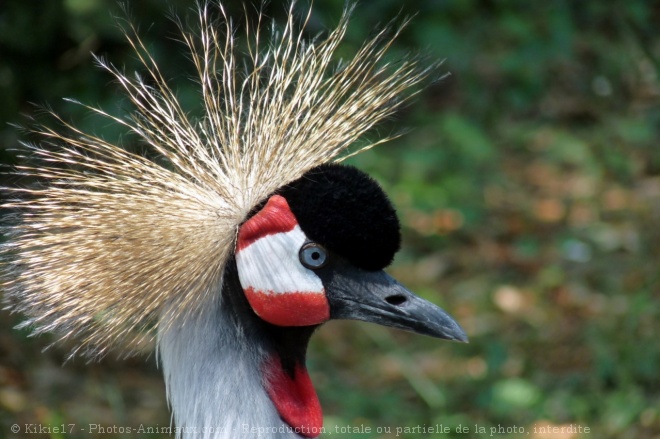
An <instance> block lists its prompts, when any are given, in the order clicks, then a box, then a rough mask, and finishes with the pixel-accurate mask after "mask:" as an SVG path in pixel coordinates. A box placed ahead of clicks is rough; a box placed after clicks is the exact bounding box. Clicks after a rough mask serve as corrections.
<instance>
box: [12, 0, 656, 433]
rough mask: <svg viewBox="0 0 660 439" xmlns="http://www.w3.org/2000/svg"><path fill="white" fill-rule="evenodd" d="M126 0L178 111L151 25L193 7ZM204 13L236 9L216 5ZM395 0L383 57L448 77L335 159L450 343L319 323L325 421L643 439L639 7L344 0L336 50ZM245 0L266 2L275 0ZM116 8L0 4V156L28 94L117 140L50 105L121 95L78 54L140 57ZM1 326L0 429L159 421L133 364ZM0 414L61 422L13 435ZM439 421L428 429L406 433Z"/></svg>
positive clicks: (652, 371)
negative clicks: (443, 322)
mask: <svg viewBox="0 0 660 439" xmlns="http://www.w3.org/2000/svg"><path fill="white" fill-rule="evenodd" d="M128 4H129V9H130V11H131V15H132V18H133V21H134V22H135V23H137V24H139V26H140V29H141V33H142V35H143V36H144V38H145V40H146V41H147V44H148V46H149V48H150V50H151V51H152V53H153V55H154V57H155V58H156V59H157V60H158V63H159V64H160V66H161V69H162V71H163V72H164V73H165V76H166V77H168V78H171V80H172V82H173V83H174V84H176V86H175V87H174V88H176V89H177V90H178V93H179V96H180V97H181V99H182V100H184V101H185V102H186V105H188V106H189V107H190V108H194V107H195V105H196V103H197V102H198V101H199V96H198V92H197V89H196V86H195V84H194V82H193V81H191V80H190V76H191V75H192V68H191V67H192V66H191V65H189V63H187V61H186V56H185V52H184V51H183V46H182V45H181V44H180V43H178V42H177V41H176V40H177V35H178V32H177V28H176V26H175V25H174V24H173V23H172V21H171V20H169V19H168V18H167V17H168V16H169V15H170V14H171V12H172V8H173V9H174V10H176V11H178V13H180V14H182V15H185V14H186V13H188V12H190V9H191V8H192V7H193V2H192V1H184V0H176V1H168V2H164V1H156V0H150V1H146V0H145V1H136V0H133V1H129V2H128ZM343 4H344V3H343V0H336V1H331V0H316V1H315V5H314V13H313V15H312V18H311V22H310V24H309V28H308V30H309V34H310V36H312V35H314V34H316V33H318V32H321V31H323V30H324V29H327V28H331V27H333V26H334V25H335V24H336V22H337V20H338V18H339V16H340V13H341V9H342V7H343ZM168 5H169V6H168ZM226 5H227V6H228V9H229V10H230V11H231V14H232V15H233V16H234V17H236V21H237V22H241V21H242V20H243V19H242V15H243V13H244V12H243V8H242V6H240V4H239V2H237V1H232V2H226ZM401 8H403V11H404V13H414V12H417V13H418V15H417V16H416V17H415V19H414V21H413V22H412V24H411V25H410V26H409V27H408V28H407V29H406V31H405V32H404V33H403V35H402V36H401V38H400V39H399V40H398V41H397V43H396V45H395V47H394V48H393V54H394V55H396V54H397V53H406V52H410V51H419V50H422V51H425V52H426V53H427V54H428V55H429V57H430V58H431V59H445V60H446V61H445V63H444V64H443V67H442V69H441V70H442V71H441V72H440V73H442V72H450V73H451V75H450V76H449V77H447V78H445V79H443V80H442V81H439V82H437V83H434V84H433V85H431V86H430V87H428V88H427V89H426V90H425V91H424V92H423V93H422V94H421V95H419V97H418V98H417V99H416V100H415V101H414V102H413V103H412V104H411V105H409V106H407V107H406V108H405V109H404V110H403V111H401V112H400V114H398V115H397V117H396V118H393V119H392V120H389V121H387V122H386V123H385V124H383V125H381V127H380V128H379V130H378V131H377V132H373V133H371V135H370V136H369V137H370V138H372V139H373V138H376V137H377V136H378V135H379V134H384V135H386V134H389V133H392V132H396V131H398V130H399V129H401V128H405V129H407V130H408V131H407V133H406V134H405V135H404V136H402V137H400V138H398V139H397V140H394V141H392V142H390V143H388V144H386V145H384V146H380V147H378V148H376V149H375V150H373V151H370V152H367V153H365V154H362V155H360V156H358V157H356V158H355V159H353V160H352V163H353V164H355V165H357V166H359V167H360V168H362V169H364V170H366V171H368V172H370V173H372V174H373V175H374V176H375V177H376V178H377V179H378V180H379V181H380V182H381V183H382V184H383V185H384V187H385V188H386V191H387V192H388V193H389V194H390V195H391V197H392V199H393V200H394V202H395V204H396V206H397V208H398V210H399V214H400V217H401V219H402V222H403V225H404V238H405V239H404V248H403V250H402V251H401V252H400V254H399V255H398V257H397V260H396V261H395V264H394V265H393V266H392V268H391V272H392V273H393V274H394V275H395V276H396V277H398V278H399V279H400V280H401V281H402V282H403V283H404V284H406V285H407V286H409V287H410V288H411V289H412V290H414V291H416V292H418V293H419V294H420V295H422V296H423V297H425V298H427V299H429V300H431V301H433V302H436V303H438V304H440V305H442V306H443V307H444V308H445V309H447V310H448V311H449V312H450V313H451V314H453V315H454V316H455V317H456V318H457V320H458V321H459V322H460V323H461V324H462V325H463V326H464V328H465V329H466V331H467V332H468V334H469V335H470V339H471V342H470V344H469V345H461V344H457V343H449V342H442V341H438V340H435V339H431V338H427V337H423V336H416V335H409V334H407V333H403V332H397V331H394V330H388V329H385V328H380V327H375V326H370V325H367V324H363V323H353V322H331V323H329V324H328V325H326V326H325V327H323V328H322V329H321V330H320V331H319V332H318V333H317V335H316V336H315V338H314V339H313V341H312V345H311V348H310V353H309V368H310V371H311V374H312V379H313V380H314V382H315V384H316V386H317V389H318V392H319V394H320V399H321V402H322V404H323V406H324V413H325V426H326V428H327V429H328V431H330V432H332V433H333V435H334V436H335V437H348V438H365V439H366V438H389V437H395V436H396V434H397V432H399V433H400V434H399V437H403V438H423V437H447V438H473V437H474V438H481V437H484V438H486V437H499V438H503V439H504V438H522V437H532V438H577V437H584V438H593V439H605V438H638V439H651V438H656V439H657V438H660V374H659V373H658V371H659V370H660V343H659V342H658V340H657V338H658V334H659V333H660V324H659V320H660V300H659V298H660V281H659V275H658V272H659V271H660V146H659V140H660V106H659V105H658V104H659V103H660V77H659V75H660V33H659V32H658V23H660V3H658V2H652V1H643V0H638V1H634V0H631V1H625V2H624V1H602V0H584V1H579V2H576V1H568V0H565V1H561V0H557V1H553V2H540V1H537V2H530V1H493V0H470V1H467V0H446V1H442V0H419V1H416V2H407V4H406V5H405V6H403V7H402V6H401V2H399V1H395V0H381V1H378V2H370V1H366V0H365V1H363V2H362V4H361V5H360V6H359V7H358V9H357V10H356V12H355V16H354V18H353V20H352V24H351V25H350V30H349V34H348V36H347V39H346V44H345V45H344V46H343V47H342V49H341V51H340V52H341V53H340V54H341V55H342V56H344V57H348V56H350V55H351V54H352V53H354V52H355V50H356V49H357V47H358V46H359V43H360V42H362V41H363V40H364V39H365V38H366V37H367V36H368V35H369V33H370V32H371V31H372V30H373V29H374V28H376V27H377V26H378V24H379V23H384V22H387V21H389V20H390V19H391V18H392V17H394V16H396V15H397V13H398V12H399V11H400V10H401ZM265 9H266V11H267V12H268V15H270V16H271V17H274V18H275V19H281V18H282V17H283V16H284V6H283V5H282V4H280V3H279V2H271V4H270V5H268V6H267V7H266V8H265ZM299 9H300V10H304V7H302V6H300V8H299ZM248 12H249V13H250V14H253V13H254V8H249V9H248ZM117 14H120V11H119V8H118V7H117V3H116V2H115V1H112V0H48V1H40V2H33V1H18V0H6V1H4V2H0V162H2V163H4V164H11V163H15V162H16V160H17V159H16V156H15V153H13V152H12V151H11V150H12V149H15V148H17V146H18V142H19V140H21V139H22V140H26V139H30V137H31V136H30V135H29V134H28V133H22V132H21V131H20V130H18V129H16V128H14V127H13V126H10V125H9V123H14V124H25V123H27V121H28V119H29V118H30V117H37V118H39V119H40V120H41V121H42V122H48V121H49V119H48V117H44V116H43V114H40V113H43V111H41V110H39V108H38V107H36V106H34V105H33V104H37V105H41V106H48V107H51V108H53V109H54V110H55V111H56V112H57V113H59V114H61V115H62V116H63V117H64V119H66V120H71V121H73V122H74V123H75V124H76V125H78V126H79V127H81V128H82V129H83V130H86V131H90V132H93V133H97V134H102V135H103V136H105V137H107V138H111V139H112V138H118V137H119V136H120V135H121V133H122V132H121V129H120V128H119V127H117V126H114V125H112V124H110V123H108V122H107V121H106V122H103V123H99V121H98V119H97V118H92V117H89V116H88V115H87V112H86V111H85V110H84V109H83V108H82V107H80V106H76V105H74V104H71V103H67V102H65V101H64V100H63V99H62V98H64V97H71V98H75V99H77V100H80V101H82V102H83V103H87V104H92V105H97V106H100V107H102V108H104V109H106V110H108V111H110V112H113V113H117V114H121V112H122V109H123V108H125V102H126V101H125V98H124V97H123V96H122V95H121V93H120V92H119V91H118V87H117V85H116V84H115V83H113V81H112V79H111V78H110V77H109V75H107V74H106V73H104V72H103V71H101V70H100V69H98V68H95V67H94V62H93V59H92V56H91V53H92V52H93V53H96V54H98V55H101V56H103V57H105V58H106V59H108V60H109V61H111V62H112V63H114V64H116V65H125V66H126V70H127V71H128V72H132V71H133V70H135V69H139V67H138V62H137V60H136V58H135V56H134V55H133V54H132V52H131V49H130V48H129V47H128V45H127V44H126V41H125V40H124V38H123V36H122V34H121V32H120V30H119V29H118V27H117V26H116V24H115V21H114V20H113V18H112V17H113V15H117ZM53 124H54V122H53ZM0 179H1V184H3V185H7V184H13V182H11V181H10V180H11V177H8V176H6V175H3V176H1V177H0ZM20 321H21V317H20V316H17V315H10V314H8V313H7V312H2V313H0V438H4V437H30V438H33V439H41V438H51V439H64V438H71V439H75V438H83V437H95V438H96V437H98V438H105V439H111V438H120V437H126V436H127V435H124V434H116V433H106V434H102V433H101V431H102V430H100V428H102V429H106V431H111V430H112V429H113V428H117V429H119V428H122V427H132V428H137V427H139V426H140V424H143V425H144V426H145V427H158V428H161V427H165V426H168V425H169V422H170V417H169V413H168V409H167V405H166V401H165V395H164V387H163V384H162V379H161V377H160V372H159V371H158V369H157V365H156V361H155V358H154V356H153V355H151V356H150V357H138V358H132V359H129V360H123V361H122V360H117V359H114V358H112V357H109V358H106V359H104V360H102V361H101V362H99V363H92V364H86V362H85V360H84V359H76V360H74V361H70V362H68V363H66V364H64V365H63V362H64V359H65V356H66V353H67V351H68V347H67V346H56V347H54V348H51V349H49V350H47V351H46V352H42V350H43V349H44V347H46V346H47V345H48V344H49V343H50V342H51V341H52V338H50V337H48V336H44V337H40V338H36V339H34V338H29V337H28V332H26V331H17V330H14V329H12V328H13V326H15V325H16V324H17V323H19V322H20ZM15 423H18V424H20V425H21V428H22V431H24V430H25V428H24V424H26V423H27V424H42V425H52V426H56V425H60V424H65V426H68V424H75V427H76V428H75V429H74V432H73V434H68V433H67V434H59V433H52V432H51V433H43V434H29V435H28V434H25V433H20V434H17V435H13V434H12V433H11V431H10V427H11V425H12V424H15ZM90 425H91V428H92V430H91V433H90ZM95 425H98V426H99V427H98V428H97V427H94V426H95ZM439 426H442V427H449V428H450V431H451V433H444V434H433V435H430V434H428V433H423V431H424V428H426V429H428V428H429V427H433V428H437V427H439ZM346 427H348V428H349V429H350V430H354V429H361V430H356V431H357V432H353V433H350V434H342V433H341V432H342V431H344V432H346V431H347V430H346ZM368 427H369V428H371V432H370V433H366V429H367V428H368ZM457 427H460V428H461V430H459V431H463V433H457V432H456V430H457ZM480 427H483V429H484V430H483V432H480V430H479V428H480ZM554 427H557V429H556V430H553V428H554ZM562 427H563V432H562ZM578 427H580V428H581V429H582V431H585V429H586V428H589V429H590V432H589V433H588V434H584V435H579V434H575V433H572V431H574V430H577V429H578ZM67 428H68V427H67ZM80 429H83V431H80ZM342 429H343V430H342ZM388 429H390V430H389V431H391V432H390V433H387V431H388ZM397 429H400V430H397ZM465 429H467V430H465ZM491 429H494V430H491ZM521 429H523V430H522V431H524V432H523V433H521ZM548 430H551V431H555V433H552V434H547V435H544V434H543V433H542V432H545V431H548ZM379 431H380V432H379ZM338 432H339V433H338ZM491 433H494V434H493V436H491ZM527 433H529V434H527ZM148 437H155V438H161V437H162V438H165V437H168V436H167V435H166V434H153V435H148Z"/></svg>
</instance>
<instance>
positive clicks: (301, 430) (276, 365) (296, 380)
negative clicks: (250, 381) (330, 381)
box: [263, 355, 323, 438]
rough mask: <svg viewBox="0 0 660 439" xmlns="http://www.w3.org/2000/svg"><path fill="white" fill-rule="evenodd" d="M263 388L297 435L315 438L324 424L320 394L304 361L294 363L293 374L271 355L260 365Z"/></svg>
mask: <svg viewBox="0 0 660 439" xmlns="http://www.w3.org/2000/svg"><path fill="white" fill-rule="evenodd" d="M263 373H264V377H265V385H266V391H267V392H268V396H270V399H271V401H273V404H275V408H276V409H277V412H278V413H279V414H280V417H281V418H282V419H283V420H284V421H285V422H286V423H287V424H289V426H290V427H291V428H292V429H293V430H294V431H295V432H296V433H297V434H299V435H301V436H304V437H308V438H315V437H317V436H318V435H319V434H320V433H321V429H322V428H323V413H322V411H321V404H320V402H319V398H318V396H317V395H316V391H315V390H314V385H313V384H312V380H311V379H310V377H309V374H308V373H307V369H306V368H305V365H304V364H302V365H301V364H296V366H295V368H294V370H293V376H291V375H290V374H288V373H287V372H286V371H285V370H284V369H283V368H282V361H281V360H280V358H279V356H277V355H273V356H272V357H270V358H269V359H268V360H267V361H266V362H265V363H264V366H263Z"/></svg>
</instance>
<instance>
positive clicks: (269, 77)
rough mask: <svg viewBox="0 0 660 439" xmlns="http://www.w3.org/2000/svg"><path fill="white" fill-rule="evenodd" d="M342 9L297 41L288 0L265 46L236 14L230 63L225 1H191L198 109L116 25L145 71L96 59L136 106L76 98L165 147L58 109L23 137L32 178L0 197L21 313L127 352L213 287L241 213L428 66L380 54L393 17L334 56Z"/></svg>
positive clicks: (340, 141) (369, 118)
mask: <svg viewBox="0 0 660 439" xmlns="http://www.w3.org/2000/svg"><path fill="white" fill-rule="evenodd" d="M212 10H213V11H215V10H217V11H218V13H217V15H218V16H219V19H213V18H212V16H213V15H214V14H215V12H212ZM351 11H352V8H350V7H349V8H347V9H346V10H345V11H344V13H343V15H342V17H341V19H340V20H339V23H338V25H337V27H336V28H335V29H334V30H332V31H331V32H329V34H328V35H327V37H325V38H323V39H318V40H313V41H309V42H305V41H304V39H303V36H302V30H303V29H304V24H303V26H301V27H302V29H300V30H297V28H296V19H295V14H294V5H293V4H292V5H291V7H290V9H289V13H288V18H287V21H286V24H285V25H284V27H283V28H281V29H280V30H279V32H273V33H272V34H271V35H270V39H269V40H268V41H267V42H266V43H265V47H264V43H263V42H262V38H263V36H262V30H261V27H262V26H261V24H260V25H259V26H257V28H250V27H249V25H248V27H247V29H245V33H246V34H248V35H250V36H249V37H248V41H247V47H248V49H247V53H246V54H245V57H246V58H247V66H248V67H247V68H246V69H242V67H239V65H240V66H243V64H242V55H241V53H239V50H238V49H237V42H236V40H235V29H234V27H233V25H232V22H231V20H230V19H229V18H228V17H227V16H226V13H225V11H224V9H223V8H222V6H221V5H214V6H213V7H212V5H210V4H204V5H201V6H200V7H199V14H198V18H199V22H198V28H197V29H196V30H194V31H190V30H186V29H184V28H183V26H181V31H182V35H183V40H184V42H185V44H186V46H187V50H189V54H190V58H191V59H192V62H193V63H194V65H195V67H196V70H197V72H198V74H199V78H198V81H199V85H200V94H201V101H202V102H203V105H204V116H203V117H202V118H201V119H199V120H193V119H192V118H191V117H190V116H189V115H188V114H187V113H186V112H185V111H184V110H183V108H182V107H181V104H180V102H179V101H178V100H177V97H176V95H175V93H174V91H173V90H172V89H171V88H170V87H169V86H168V84H167V81H166V80H165V79H164V76H163V75H162V74H161V72H160V71H159V69H158V66H157V65H156V62H155V61H154V59H153V58H152V57H151V56H150V55H149V52H148V50H147V49H146V48H145V45H144V44H143V42H142V40H141V39H140V37H139V36H138V34H137V32H136V30H135V29H134V28H133V27H130V26H129V28H128V31H127V32H126V38H127V40H128V42H129V43H130V44H131V45H132V46H133V48H134V49H135V53H136V54H137V56H138V57H139V59H140V61H141V63H142V65H143V68H144V70H145V79H141V78H140V77H137V76H136V77H129V76H127V75H126V74H124V73H122V71H120V70H119V69H117V68H115V67H114V66H112V65H111V64H108V63H106V62H104V61H101V60H99V63H100V65H101V66H102V67H103V68H104V69H106V70H107V71H109V72H110V73H111V74H112V75H113V76H114V78H115V79H116V80H117V81H118V83H119V84H120V86H121V87H122V88H123V90H124V92H125V93H126V94H127V96H128V97H129V98H130V100H131V102H132V104H133V105H134V106H135V112H134V113H133V114H132V115H130V116H129V117H126V118H121V117H116V116H112V115H110V114H108V113H106V112H104V111H103V110H101V109H98V108H94V107H88V108H89V110H91V111H92V112H95V113H97V114H100V115H102V116H104V117H107V118H108V119H110V120H112V121H114V122H115V123H117V124H120V125H122V126H124V127H125V129H126V130H127V132H132V133H134V134H136V135H137V136H138V137H139V139H140V140H141V142H142V143H143V144H144V145H146V146H147V148H148V150H150V152H152V153H153V152H155V153H157V154H158V155H160V156H161V157H162V158H163V159H164V161H163V160H161V161H159V162H155V161H153V160H151V159H148V158H146V157H143V156H140V155H137V154H134V153H131V152H128V151H126V150H125V149H122V148H121V147H119V146H116V145H113V144H111V143H109V142H106V141H104V140H103V139H102V138H100V137H97V136H93V135H89V134H87V133H84V132H81V131H79V130H78V129H76V128H75V127H74V126H72V125H70V124H67V123H65V122H64V121H62V120H61V119H58V120H59V121H60V122H61V124H62V125H63V128H64V129H59V130H56V129H51V128H48V127H45V126H41V127H39V128H38V129H36V132H37V134H40V135H41V136H42V137H43V144H42V145H41V146H34V145H26V146H27V148H28V149H29V150H30V151H31V153H32V154H33V155H34V156H35V157H36V158H37V159H38V160H39V163H40V164H39V165H37V166H19V167H18V169H17V172H19V173H21V174H26V175H30V176H32V177H36V178H38V179H39V180H40V181H41V182H43V184H41V185H40V186H37V187H30V188H10V189H8V192H9V195H10V197H11V201H7V202H5V203H4V204H3V205H2V207H3V208H6V209H12V210H13V211H15V212H17V214H16V215H15V216H16V218H17V220H16V221H15V222H14V223H12V224H10V225H9V226H7V227H6V228H5V231H6V232H7V235H8V236H9V241H8V243H6V244H5V245H4V247H3V248H2V257H3V260H4V262H3V270H2V285H3V287H4V290H5V295H6V301H7V303H8V304H9V307H10V308H11V309H13V310H15V311H19V312H22V313H24V314H25V315H26V316H27V317H28V320H27V321H26V323H25V326H30V327H33V328H34V329H35V331H36V332H37V333H40V332H44V331H55V332H56V333H58V334H59V335H60V336H61V338H68V337H75V338H76V339H78V340H79V343H78V344H77V346H78V348H77V349H76V351H74V353H73V354H75V352H77V351H80V352H84V353H87V354H91V355H102V354H104V353H105V352H106V351H107V350H108V349H110V348H113V347H119V348H120V350H122V351H123V352H125V353H130V352H132V350H134V349H138V348H139V347H140V346H141V345H143V343H144V342H145V341H148V340H150V339H151V338H152V336H153V329H154V328H155V327H156V326H157V325H169V324H171V323H172V322H174V321H175V320H179V319H185V318H186V316H188V315H190V313H195V312H196V311H197V310H198V309H199V307H200V306H203V304H204V303H205V298H207V297H208V295H211V294H217V292H218V290H219V285H220V283H221V279H222V274H223V268H224V264H225V262H226V260H227V259H228V257H229V256H230V255H231V253H232V252H233V249H234V242H235V236H236V232H237V229H238V226H239V225H240V224H241V223H242V221H244V219H245V218H246V216H247V214H248V212H250V210H251V209H252V208H253V207H254V206H256V205H257V204H258V203H260V202H261V201H262V200H264V199H265V198H266V197H267V196H268V195H269V194H271V193H272V192H273V191H275V190H276V189H278V188H279V187H281V186H282V185H284V184H286V183H289V182H291V181H293V180H295V179H297V178H299V177H300V176H301V175H303V174H304V173H305V172H306V171H308V170H309V169H311V168H313V167H314V166H317V165H320V164H322V163H326V162H329V161H332V160H337V159H340V158H342V157H346V155H347V153H346V151H347V148H348V147H349V146H350V145H351V144H353V142H354V141H355V140H356V139H358V138H359V137H360V136H361V135H362V134H363V133H364V132H365V131H367V130H369V129H370V128H371V127H372V126H373V125H374V124H376V123H377V122H379V121H381V120H383V119H384V118H386V117H388V116H390V115H392V114H393V113H394V112H395V111H396V109H397V108H398V107H399V106H400V105H401V104H402V103H403V102H404V101H405V99H407V98H408V97H410V96H411V95H412V94H414V90H413V91H411V90H412V89H411V87H414V86H415V85H417V84H419V83H420V82H421V81H422V80H424V78H426V77H427V76H428V74H429V72H430V71H431V70H432V67H431V68H422V67H420V66H419V63H418V62H417V61H416V60H415V59H413V58H404V59H401V60H399V61H398V62H397V63H396V64H388V63H385V62H384V60H383V57H384V54H385V52H386V51H387V49H388V47H389V46H390V44H391V42H392V40H393V39H394V38H396V36H397V34H398V32H399V31H400V29H401V27H398V28H394V29H392V27H391V26H390V27H386V28H384V29H383V30H382V31H380V32H378V33H377V35H375V37H373V38H372V39H370V40H369V41H368V42H366V43H365V44H364V45H363V46H362V47H361V48H360V49H359V51H358V52H357V53H356V55H355V56H354V57H353V58H352V59H351V60H349V61H347V62H344V63H342V64H339V65H337V64H336V62H335V61H334V53H335V51H336V49H337V47H338V46H339V44H340V43H341V41H342V39H343V37H344V35H345V33H346V29H347V26H348V21H349V17H350V14H351ZM308 18H309V15H307V19H308ZM303 21H306V20H303ZM260 22H261V20H260ZM404 24H405V23H404ZM54 116H55V117H56V118H57V116H56V115H54ZM383 141H384V140H383ZM377 143H380V141H379V142H376V143H375V144H377ZM375 144H371V145H368V146H366V147H365V148H369V147H371V146H374V145H375ZM365 148H363V149H365ZM363 149H362V150H363ZM161 162H163V163H165V164H163V163H161Z"/></svg>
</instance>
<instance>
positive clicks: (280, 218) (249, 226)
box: [236, 195, 298, 252]
mask: <svg viewBox="0 0 660 439" xmlns="http://www.w3.org/2000/svg"><path fill="white" fill-rule="evenodd" d="M297 225H298V221H296V217H295V216H293V212H291V209H290V208H289V203H287V202H286V199H284V197H282V196H280V195H273V196H272V197H270V198H269V199H268V202H267V203H266V205H265V206H264V208H263V209H261V210H260V211H259V212H258V213H257V214H256V215H254V216H253V217H252V218H250V219H249V220H248V221H246V222H245V224H243V225H242V226H241V229H240V230H239V232H238V243H237V245H236V251H237V252H238V251H241V250H243V249H244V248H245V247H247V246H249V245H250V244H252V243H253V242H255V241H256V240H258V239H260V238H264V237H266V236H268V235H274V234H275V233H284V232H288V231H290V230H293V228H294V227H296V226H297Z"/></svg>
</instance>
